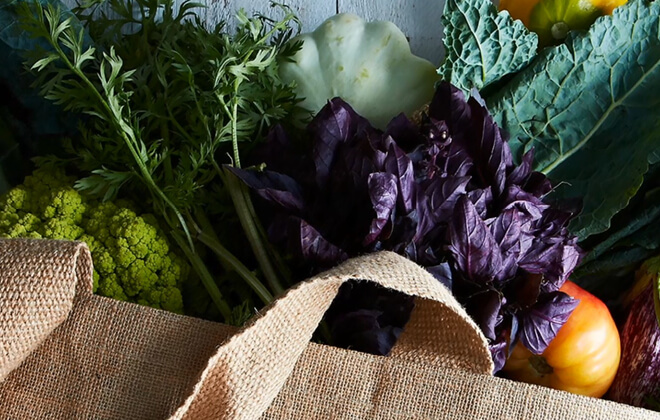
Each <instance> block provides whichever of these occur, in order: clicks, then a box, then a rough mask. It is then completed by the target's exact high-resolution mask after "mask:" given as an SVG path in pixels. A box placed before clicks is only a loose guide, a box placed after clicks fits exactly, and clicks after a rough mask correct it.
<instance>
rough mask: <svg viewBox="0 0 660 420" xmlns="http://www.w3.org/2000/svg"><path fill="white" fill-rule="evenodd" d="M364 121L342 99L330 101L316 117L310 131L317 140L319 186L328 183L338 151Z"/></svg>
mask: <svg viewBox="0 0 660 420" xmlns="http://www.w3.org/2000/svg"><path fill="white" fill-rule="evenodd" d="M362 120H364V118H362V117H360V116H359V115H358V114H357V113H356V112H355V111H354V110H353V108H351V106H350V105H348V104H347V103H346V102H344V101H343V100H341V99H340V98H334V99H332V100H330V101H329V102H328V104H327V105H326V106H324V107H323V108H322V109H321V110H320V111H319V113H318V114H317V115H316V117H314V119H313V120H312V122H311V123H310V125H309V129H310V131H311V132H312V134H313V135H314V138H315V139H316V141H315V143H314V154H313V157H314V164H315V167H316V183H317V185H318V186H323V185H325V184H326V183H327V180H328V177H329V176H330V172H331V171H332V165H333V162H334V160H335V154H336V153H337V149H338V148H339V146H340V145H341V144H342V143H345V142H346V141H348V140H349V139H350V138H352V137H353V136H354V135H355V133H356V131H357V126H358V123H359V122H362ZM364 121H366V120H364Z"/></svg>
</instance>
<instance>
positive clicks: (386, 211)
mask: <svg viewBox="0 0 660 420" xmlns="http://www.w3.org/2000/svg"><path fill="white" fill-rule="evenodd" d="M367 182H368V183H369V196H370V198H371V204H372V205H373V209H374V212H375V213H376V217H375V218H374V219H373V220H372V222H371V227H370V228H369V234H368V235H367V237H366V238H364V241H363V242H362V244H363V245H364V246H368V245H370V244H372V243H373V242H374V241H375V240H376V239H378V237H379V236H380V235H381V233H382V232H383V229H384V228H385V226H387V225H388V224H390V227H391V222H392V220H391V218H392V212H393V211H394V208H395V206H396V201H397V196H398V191H397V185H396V184H397V179H396V176H394V175H393V174H388V173H384V172H376V173H373V174H371V175H369V178H368V180H367ZM388 236H389V235H388ZM384 239H386V238H384Z"/></svg>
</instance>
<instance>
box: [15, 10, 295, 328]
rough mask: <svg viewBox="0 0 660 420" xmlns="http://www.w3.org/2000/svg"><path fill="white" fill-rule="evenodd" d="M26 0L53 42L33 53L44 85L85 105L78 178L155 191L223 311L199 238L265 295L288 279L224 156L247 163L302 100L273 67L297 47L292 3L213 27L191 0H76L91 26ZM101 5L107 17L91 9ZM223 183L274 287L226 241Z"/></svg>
mask: <svg viewBox="0 0 660 420" xmlns="http://www.w3.org/2000/svg"><path fill="white" fill-rule="evenodd" d="M176 3H178V2H176ZM27 4H28V5H27V6H25V7H23V12H22V16H23V21H24V28H25V30H26V31H27V32H28V33H30V34H32V35H33V36H35V37H38V38H41V39H43V40H45V41H46V42H47V43H48V45H49V46H50V48H51V49H50V50H37V51H34V52H35V55H34V56H33V57H32V60H31V61H30V66H31V68H32V69H33V70H35V71H36V72H37V73H38V74H39V78H38V80H37V83H38V85H39V86H40V88H41V91H42V93H43V95H44V96H45V97H46V98H48V99H50V100H52V101H54V102H55V103H56V104H59V105H61V106H62V107H64V108H65V109H66V110H70V111H74V112H78V113H82V114H86V115H87V116H88V117H89V118H88V120H87V122H86V125H85V130H84V132H83V136H82V138H81V139H76V140H75V141H72V142H71V143H70V144H69V147H68V150H69V151H70V152H71V162H72V163H73V164H75V165H76V166H77V167H78V169H79V170H81V171H82V172H83V173H87V174H91V175H90V176H87V177H85V178H83V179H80V180H79V182H78V183H77V184H76V187H77V188H78V189H79V190H81V191H84V192H86V193H90V194H93V195H97V196H101V197H103V198H104V199H106V200H107V199H112V198H114V197H115V196H117V195H118V194H119V193H121V194H122V195H129V196H133V197H139V198H140V199H141V200H143V201H145V200H146V201H147V203H151V204H152V205H153V208H154V210H155V213H156V214H157V215H158V216H159V217H160V218H162V220H163V221H164V223H165V224H166V225H167V226H168V228H169V231H168V233H169V235H170V236H171V238H172V240H173V241H174V242H176V243H177V245H178V246H179V247H180V248H181V250H182V252H183V253H184V254H185V255H186V257H187V258H188V259H189V261H190V264H191V266H192V268H193V270H194V271H195V272H196V274H197V275H198V276H199V277H200V278H201V280H202V281H203V283H204V285H205V286H206V288H207V289H208V291H209V294H210V295H211V297H212V298H213V300H214V302H215V303H216V305H217V306H218V308H219V310H220V312H221V313H222V315H223V317H224V318H225V319H230V318H231V317H232V315H231V310H230V305H228V303H227V301H226V298H225V297H224V296H223V295H222V294H221V292H220V290H219V288H218V286H217V284H216V282H215V281H214V276H213V275H212V274H211V271H212V270H213V267H214V265H215V264H210V265H209V266H207V261H204V260H202V257H201V254H200V249H199V248H206V249H208V250H210V251H212V253H213V254H215V256H216V257H217V259H218V261H219V262H220V264H221V265H222V267H223V268H224V269H225V270H226V271H227V272H230V271H231V272H236V273H238V274H239V275H240V277H242V278H243V280H244V281H245V282H247V283H248V284H249V285H250V286H251V287H252V289H253V290H254V293H255V294H256V296H258V298H260V299H261V300H262V301H263V302H265V303H267V302H269V301H270V300H271V299H272V296H273V293H278V292H279V291H280V290H281V289H282V286H281V284H280V280H279V279H278V278H276V277H275V276H274V273H275V270H274V268H273V267H272V263H270V258H271V257H272V256H271V255H269V251H268V249H267V248H266V247H265V246H264V245H263V243H262V242H261V239H260V235H261V234H262V232H261V230H260V228H259V226H258V224H257V223H256V222H255V219H254V216H253V210H252V206H251V203H250V201H249V196H248V195H247V192H246V191H245V188H242V189H241V188H237V187H235V186H232V185H233V184H232V183H231V179H230V178H229V177H228V175H227V173H226V172H225V171H224V170H223V169H222V168H221V165H223V164H233V165H235V166H240V162H241V155H240V153H239V149H241V150H245V148H246V147H249V146H250V144H251V143H253V142H256V141H258V140H259V139H261V138H263V137H264V136H265V133H266V128H267V126H269V125H271V124H273V123H276V122H279V121H281V120H282V119H284V118H285V117H287V116H288V115H289V114H290V113H291V112H292V111H294V110H295V109H296V105H297V102H298V100H297V99H296V97H295V95H294V92H293V88H292V86H289V85H286V84H284V83H282V82H281V80H280V79H279V76H278V74H277V57H278V56H280V55H282V56H287V55H291V54H292V53H293V52H294V51H295V48H296V47H297V46H296V45H295V44H287V41H288V39H289V38H290V37H291V35H292V34H293V32H294V29H295V26H296V25H295V24H296V23H297V20H296V18H295V16H294V15H293V14H292V12H291V11H290V10H289V9H288V8H286V7H284V6H278V7H279V9H280V11H283V12H284V15H285V16H284V18H283V19H282V20H280V21H275V20H271V19H268V18H266V17H264V16H255V17H252V18H250V17H248V16H247V15H246V14H245V12H243V11H240V12H239V13H238V15H237V19H238V22H239V25H238V27H237V29H236V31H235V33H231V34H230V33H228V32H227V31H225V29H224V26H223V24H219V25H218V26H216V27H215V28H214V29H213V30H207V29H206V28H205V27H204V25H203V24H202V23H201V22H200V20H199V18H198V17H197V16H196V14H195V12H194V9H195V8H197V7H199V4H197V3H192V2H189V1H184V2H183V3H182V4H180V5H178V6H177V7H175V1H174V0H132V1H124V0H109V1H101V0H93V1H88V2H86V6H84V7H81V8H79V9H76V10H74V12H75V15H76V16H77V17H78V19H80V20H81V21H82V22H83V24H84V28H80V27H78V25H75V24H74V23H73V22H74V21H73V20H72V19H71V18H68V17H67V15H66V14H63V13H62V11H61V10H60V9H58V8H56V7H53V6H50V5H49V6H48V7H45V8H44V7H42V6H41V4H40V3H38V2H36V3H35V2H27ZM102 5H103V7H106V5H107V6H109V8H110V11H111V12H112V15H113V17H112V18H110V17H108V15H106V14H104V13H101V14H100V16H99V13H96V12H97V9H98V8H99V7H101V6H102ZM136 16H137V17H136ZM92 17H93V18H92ZM126 28H130V29H131V30H130V31H126ZM87 33H89V35H90V36H91V38H92V39H93V40H94V43H93V44H92V45H90V44H89V43H88V42H87V41H86V34H87ZM234 184H235V183H234ZM218 191H221V192H222V193H223V194H224V195H225V196H228V197H231V199H232V201H233V202H234V205H235V207H236V213H238V218H239V220H240V222H241V224H242V225H243V226H244V230H245V231H246V234H247V235H248V237H249V240H250V244H251V245H252V248H253V250H254V253H255V254H256V259H257V260H258V262H259V264H260V266H261V268H262V272H263V273H264V275H265V276H266V278H267V280H268V284H269V287H270V290H269V289H268V288H266V287H265V286H264V285H263V284H262V283H261V281H260V280H259V279H258V278H257V277H256V275H255V272H253V270H251V269H249V268H248V267H247V266H246V265H245V264H244V263H243V262H242V260H241V259H239V258H237V257H236V256H235V255H234V254H233V253H232V252H230V251H229V250H228V249H227V248H226V247H225V246H223V244H222V243H221V241H220V237H221V236H222V231H223V230H229V227H224V226H221V225H220V224H219V223H217V220H214V219H215V218H217V219H219V218H220V217H221V216H222V215H218V212H216V211H215V210H214V209H213V208H212V207H211V206H210V205H209V203H212V202H213V198H212V197H211V195H212V194H213V193H215V194H218ZM218 228H220V229H218ZM241 239H242V238H241ZM233 242H236V241H235V240H234V241H233ZM269 274H270V276H269Z"/></svg>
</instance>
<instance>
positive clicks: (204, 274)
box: [170, 231, 231, 320]
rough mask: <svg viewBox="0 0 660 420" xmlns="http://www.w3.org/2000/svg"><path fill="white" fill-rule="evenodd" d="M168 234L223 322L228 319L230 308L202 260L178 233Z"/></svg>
mask: <svg viewBox="0 0 660 420" xmlns="http://www.w3.org/2000/svg"><path fill="white" fill-rule="evenodd" d="M170 233H171V235H172V237H173V238H174V240H175V241H176V242H177V244H178V245H179V247H180V248H181V250H182V251H183V252H184V254H186V257H187V258H188V261H190V264H191V265H192V267H193V269H194V270H195V272H196V273H197V275H198V276H199V278H200V279H201V281H202V283H203V284H204V287H206V290H207V291H208V293H209V295H210V296H211V299H212V300H213V303H215V305H216V306H217V307H218V310H219V311H220V313H221V314H222V317H223V318H224V319H225V320H228V319H230V317H231V308H230V307H229V305H228V304H227V302H225V300H224V299H223V297H222V293H221V292H220V289H219V288H218V285H217V284H216V283H215V281H214V280H213V276H212V275H211V273H210V272H209V270H208V269H207V268H206V265H205V264H204V262H203V261H202V259H201V258H200V257H199V254H198V253H196V252H195V251H194V249H191V248H190V247H189V245H188V243H187V241H186V240H185V239H184V238H182V237H181V235H180V234H179V233H178V232H175V231H172V232H170Z"/></svg>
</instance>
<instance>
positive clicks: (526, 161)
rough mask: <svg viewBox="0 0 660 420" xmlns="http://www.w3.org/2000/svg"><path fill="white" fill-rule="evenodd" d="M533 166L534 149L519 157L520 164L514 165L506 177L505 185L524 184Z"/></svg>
mask: <svg viewBox="0 0 660 420" xmlns="http://www.w3.org/2000/svg"><path fill="white" fill-rule="evenodd" d="M533 167H534V149H531V150H529V151H528V152H527V153H525V154H524V155H523V157H522V159H521V162H520V165H518V166H517V167H515V168H514V169H513V171H511V174H509V177H508V179H507V185H508V186H510V185H522V186H524V185H525V183H526V182H527V179H528V178H529V176H530V175H531V173H532V170H533Z"/></svg>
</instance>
